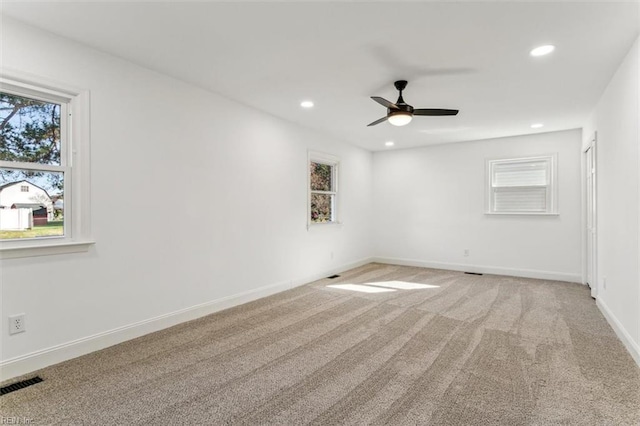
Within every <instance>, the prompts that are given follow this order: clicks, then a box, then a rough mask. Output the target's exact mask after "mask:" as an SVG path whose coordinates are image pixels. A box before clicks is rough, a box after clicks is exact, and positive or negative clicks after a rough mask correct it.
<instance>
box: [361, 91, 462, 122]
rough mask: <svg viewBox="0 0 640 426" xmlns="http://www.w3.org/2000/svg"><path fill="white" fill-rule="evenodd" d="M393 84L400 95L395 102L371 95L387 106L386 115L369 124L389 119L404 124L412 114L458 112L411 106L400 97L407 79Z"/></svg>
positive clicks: (455, 110)
mask: <svg viewBox="0 0 640 426" xmlns="http://www.w3.org/2000/svg"><path fill="white" fill-rule="evenodd" d="M393 85H394V86H396V89H398V91H399V92H400V96H398V100H397V101H396V103H395V104H394V103H392V102H389V101H388V100H386V99H384V98H381V97H379V96H372V97H371V99H373V100H374V101H376V102H377V103H379V104H380V105H382V106H384V107H387V115H386V117H382V118H381V119H379V120H376V121H374V122H373V123H371V124H369V126H375V125H376V124H380V123H382V122H383V121H387V120H389V123H391V124H393V125H394V126H404V125H405V124H409V122H410V121H411V120H412V119H413V116H414V115H430V116H438V115H456V114H458V110H457V109H439V108H413V107H412V106H411V105H409V104H407V103H406V102H405V101H404V99H402V91H403V90H404V89H405V87H407V80H398V81H396V82H395V83H393Z"/></svg>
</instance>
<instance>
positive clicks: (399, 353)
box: [0, 264, 640, 425]
mask: <svg viewBox="0 0 640 426" xmlns="http://www.w3.org/2000/svg"><path fill="white" fill-rule="evenodd" d="M363 283H375V284H376V285H366V286H365V287H360V288H356V289H355V290H354V289H341V288H330V287H327V286H328V285H341V284H363ZM411 283H417V284H423V285H422V286H415V287H420V288H406V287H412V286H411V285H410V284H411ZM375 289H381V290H386V291H384V292H380V293H368V292H361V291H356V290H366V291H374V290H375ZM37 374H39V375H40V376H41V377H42V378H44V379H45V381H44V382H43V383H39V384H36V385H34V386H32V387H29V388H26V389H22V390H19V391H16V392H13V393H11V394H7V395H5V396H2V397H0V403H1V410H0V412H1V415H2V416H3V417H4V418H7V417H13V416H17V417H19V418H20V419H25V418H26V419H31V421H32V424H65V425H66V424H73V425H80V424H82V425H94V424H95V425H137V424H144V425H200V424H202V425H218V424H234V425H235V424H237V425H267V424H274V425H275V424H278V425H299V424H313V425H342V424H358V425H359V424H372V425H383V424H385V425H556V424H562V425H565V424H571V425H639V424H640V372H639V369H638V367H637V366H636V365H635V363H634V362H633V360H632V359H631V357H630V355H629V354H628V353H627V352H626V351H625V349H624V347H623V346H622V343H621V342H620V341H619V340H618V339H617V338H616V336H615V334H614V333H613V331H612V330H611V328H610V327H609V325H608V324H607V323H606V321H605V319H604V318H603V317H602V315H601V314H600V312H599V311H598V309H597V308H596V306H595V303H594V301H593V300H592V299H591V297H590V296H589V291H588V289H587V288H586V287H584V286H581V285H578V284H568V283H561V282H554V281H542V280H531V279H522V278H513V277H501V276H495V275H485V276H474V275H465V274H463V273H459V272H451V271H441V270H433V269H422V268H412V267H400V266H390V265H380V264H369V265H366V266H363V267H360V268H357V269H354V270H351V271H348V272H346V273H343V274H342V276H341V277H340V278H337V279H333V280H329V279H324V280H321V281H317V282H314V283H311V284H309V285H306V286H303V287H299V288H297V289H294V290H291V291H287V292H284V293H280V294H278V295H275V296H272V297H269V298H265V299H261V300H259V301H256V302H253V303H249V304H246V305H243V306H239V307H237V308H233V309H230V310H227V311H224V312H220V313H218V314H215V315H211V316H208V317H206V318H202V319H199V320H197V321H193V322H190V323H186V324H182V325H179V326H176V327H173V328H171V329H168V330H164V331H161V332H158V333H154V334H151V335H148V336H145V337H142V338H140V339H136V340H133V341H130V342H126V343H123V344H120V345H117V346H114V347H111V348H108V349H106V350H103V351H100V352H96V353H93V354H90V355H87V356H84V357H81V358H77V359H75V360H71V361H68V362H65V363H62V364H59V365H56V366H53V367H50V368H46V369H43V370H41V371H39V372H37Z"/></svg>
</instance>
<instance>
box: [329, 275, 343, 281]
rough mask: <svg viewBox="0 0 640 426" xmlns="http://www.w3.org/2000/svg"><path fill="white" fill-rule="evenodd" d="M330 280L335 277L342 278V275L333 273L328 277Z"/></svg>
mask: <svg viewBox="0 0 640 426" xmlns="http://www.w3.org/2000/svg"><path fill="white" fill-rule="evenodd" d="M327 278H329V279H330V280H332V279H334V278H340V275H331V276H330V277H327Z"/></svg>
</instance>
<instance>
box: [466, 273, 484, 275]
mask: <svg viewBox="0 0 640 426" xmlns="http://www.w3.org/2000/svg"><path fill="white" fill-rule="evenodd" d="M465 274H467V275H483V274H481V273H480V272H465Z"/></svg>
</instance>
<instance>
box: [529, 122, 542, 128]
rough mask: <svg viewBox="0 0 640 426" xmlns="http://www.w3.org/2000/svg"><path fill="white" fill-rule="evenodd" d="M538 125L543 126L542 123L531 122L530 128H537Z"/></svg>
mask: <svg viewBox="0 0 640 426" xmlns="http://www.w3.org/2000/svg"><path fill="white" fill-rule="evenodd" d="M540 127H544V124H542V123H533V124H532V125H531V128H532V129H539V128H540Z"/></svg>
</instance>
